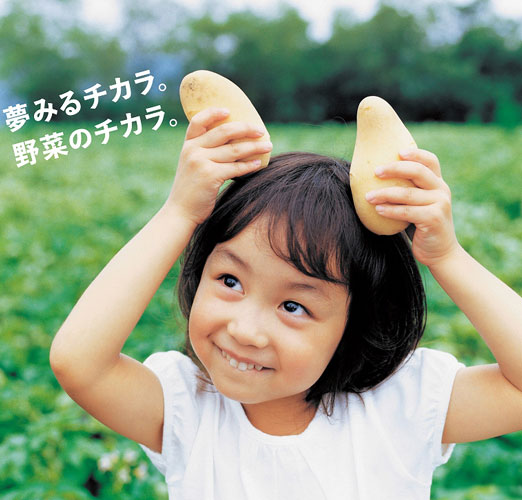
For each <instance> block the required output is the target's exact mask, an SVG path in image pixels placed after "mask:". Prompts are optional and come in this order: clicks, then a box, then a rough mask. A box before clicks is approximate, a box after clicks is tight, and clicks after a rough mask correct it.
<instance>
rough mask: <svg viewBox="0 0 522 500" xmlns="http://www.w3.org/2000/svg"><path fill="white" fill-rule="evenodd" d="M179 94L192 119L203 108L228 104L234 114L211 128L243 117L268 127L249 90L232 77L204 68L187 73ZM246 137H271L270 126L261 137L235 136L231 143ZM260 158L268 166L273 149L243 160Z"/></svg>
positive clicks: (225, 106)
mask: <svg viewBox="0 0 522 500" xmlns="http://www.w3.org/2000/svg"><path fill="white" fill-rule="evenodd" d="M179 97H180V99H181V105H182V107H183V111H184V112H185V115H186V117H187V119H188V120H189V121H190V120H192V117H193V116H194V115H195V114H196V113H199V112H200V111H201V110H203V109H205V108H210V107H213V106H217V107H218V108H227V109H228V110H229V111H230V114H229V115H228V117H227V118H226V119H224V120H221V121H219V122H216V123H215V124H214V125H213V126H212V127H211V128H214V127H216V126H218V125H221V124H222V123H227V122H233V121H242V122H248V123H253V124H254V125H258V126H261V127H262V128H264V129H265V130H266V127H265V124H264V123H263V120H262V119H261V117H260V116H259V113H258V112H257V110H256V108H254V105H253V104H252V103H251V102H250V99H249V98H248V97H247V96H246V94H245V93H244V92H243V91H242V90H241V89H240V88H239V87H238V86H237V85H236V84H235V83H233V82H231V81H230V80H229V79H228V78H225V77H224V76H221V75H218V74H217V73H214V72H212V71H207V70H203V69H201V70H198V71H194V72H192V73H189V74H188V75H186V76H185V77H184V78H183V80H182V81H181V85H180V87H179ZM246 140H248V141H252V140H257V141H263V142H264V141H269V140H270V135H269V133H268V130H266V133H265V135H263V136H262V137H260V138H259V139H252V138H249V139H235V140H231V141H230V143H235V142H243V141H246ZM257 159H260V160H261V165H262V166H264V167H266V166H267V165H268V162H269V161H270V152H268V153H263V154H258V155H252V156H249V157H248V158H245V159H244V160H242V161H249V160H257Z"/></svg>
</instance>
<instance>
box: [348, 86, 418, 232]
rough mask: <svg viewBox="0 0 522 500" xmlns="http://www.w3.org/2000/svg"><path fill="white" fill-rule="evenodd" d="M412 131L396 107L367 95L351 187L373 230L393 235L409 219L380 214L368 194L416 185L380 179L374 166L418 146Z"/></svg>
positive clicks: (360, 213)
mask: <svg viewBox="0 0 522 500" xmlns="http://www.w3.org/2000/svg"><path fill="white" fill-rule="evenodd" d="M416 147H417V145H416V144H415V141H414V140H413V137H412V136H411V134H410V132H409V131H408V129H407V128H406V126H405V125H404V124H403V123H402V121H401V119H400V118H399V116H398V115H397V113H396V112H395V111H394V109H393V108H392V107H391V106H390V105H389V104H388V103H387V102H386V101H385V100H384V99H381V98H380V97H376V96H369V97H366V98H364V99H363V100H362V101H361V102H360V104H359V108H358V109H357V135H356V138H355V148H354V152H353V157H352V162H351V167H350V186H351V190H352V195H353V201H354V204H355V210H356V212H357V215H358V216H359V218H360V220H361V222H362V223H363V224H364V225H365V226H366V227H367V228H368V229H369V230H370V231H372V232H374V233H376V234H382V235H391V234H395V233H398V232H399V231H402V230H404V229H405V228H406V227H407V226H408V225H409V222H404V221H397V220H392V219H388V218H386V217H384V216H382V215H379V214H378V213H377V211H376V210H375V205H372V204H371V203H368V202H367V201H366V198H365V195H366V193H368V192H369V191H373V190H374V189H381V188H384V187H389V186H405V187H408V186H413V183H412V182H411V181H409V180H406V179H380V178H378V177H377V176H376V175H375V172H374V170H375V167H377V166H379V165H386V164H388V163H392V162H394V161H397V160H400V157H399V151H401V150H403V149H410V148H416Z"/></svg>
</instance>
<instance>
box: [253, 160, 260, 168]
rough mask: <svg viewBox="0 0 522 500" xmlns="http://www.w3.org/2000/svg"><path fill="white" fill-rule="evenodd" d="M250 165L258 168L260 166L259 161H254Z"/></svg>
mask: <svg viewBox="0 0 522 500" xmlns="http://www.w3.org/2000/svg"><path fill="white" fill-rule="evenodd" d="M252 163H253V164H254V166H255V167H259V165H261V160H254V161H253V162H252Z"/></svg>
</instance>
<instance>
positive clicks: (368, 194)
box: [365, 191, 375, 201]
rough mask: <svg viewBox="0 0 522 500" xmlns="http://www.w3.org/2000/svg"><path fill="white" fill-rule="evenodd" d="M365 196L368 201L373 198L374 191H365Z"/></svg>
mask: <svg viewBox="0 0 522 500" xmlns="http://www.w3.org/2000/svg"><path fill="white" fill-rule="evenodd" d="M365 198H366V199H367V200H368V201H371V200H373V199H374V198H375V191H369V192H368V193H366V195H365Z"/></svg>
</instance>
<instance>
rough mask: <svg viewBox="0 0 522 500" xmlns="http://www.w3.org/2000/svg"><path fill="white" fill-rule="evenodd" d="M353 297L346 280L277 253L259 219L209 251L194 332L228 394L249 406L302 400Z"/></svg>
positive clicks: (212, 375)
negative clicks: (314, 272) (301, 267)
mask: <svg viewBox="0 0 522 500" xmlns="http://www.w3.org/2000/svg"><path fill="white" fill-rule="evenodd" d="M348 304H349V296H348V293H347V290H346V288H345V287H344V286H342V285H337V284H333V283H329V282H327V281H323V280H320V279H316V278H311V277H309V276H306V275H305V274H303V273H301V272H300V271H298V270H297V269H295V268H294V267H293V266H292V265H291V264H288V263H287V262H285V261H284V260H282V259H280V258H279V257H277V256H276V255H275V253H274V252H273V251H272V249H271V248H270V244H269V242H268V239H267V237H266V231H265V226H264V225H263V224H261V223H259V222H256V223H252V224H250V225H249V226H248V227H247V228H245V229H244V230H243V231H242V232H240V233H239V234H238V235H236V236H235V237H234V238H233V239H231V240H228V241H226V242H224V243H220V244H219V245H217V246H216V247H215V248H214V250H213V252H212V253H211V254H210V255H209V257H208V259H207V261H206V264H205V267H204V269H203V273H202V276H201V281H200V283H199V286H198V289H197V291H196V295H195V298H194V302H193V306H192V309H191V312H190V317H189V337H190V341H191V344H192V347H193V349H194V351H195V353H196V355H197V356H198V358H199V359H200V361H201V362H202V363H203V365H204V366H205V368H206V369H207V371H208V374H209V375H210V378H211V379H212V382H213V384H214V385H215V386H216V388H217V389H218V390H219V391H220V392H221V393H222V394H224V395H225V396H227V397H229V398H231V399H234V400H236V401H240V402H241V403H243V407H245V409H246V407H247V406H248V405H260V404H263V403H267V402H272V403H275V402H281V403H283V404H286V406H289V405H293V406H295V404H299V402H302V401H303V400H304V397H305V394H306V391H307V390H308V389H309V388H310V387H311V386H312V385H313V384H314V383H315V382H316V381H317V380H318V379H319V377H320V376H321V374H322V373H323V371H324V369H325V368H326V366H327V365H328V363H329V361H330V359H331V358H332V356H333V354H334V352H335V350H336V348H337V345H338V344H339V341H340V340H341V337H342V334H343V331H344V327H345V324H346V320H347V311H348ZM223 353H225V355H226V357H225V356H224V354H223ZM231 358H232V359H231ZM260 366H262V367H263V368H262V369H261V370H258V368H259V367H260ZM272 407H273V404H272Z"/></svg>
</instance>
